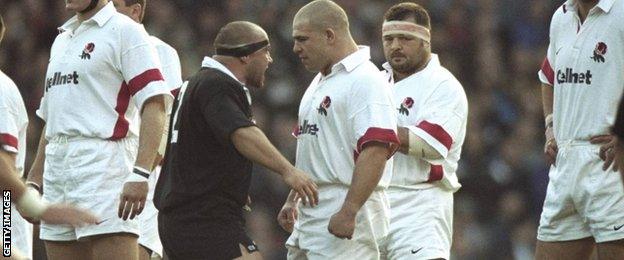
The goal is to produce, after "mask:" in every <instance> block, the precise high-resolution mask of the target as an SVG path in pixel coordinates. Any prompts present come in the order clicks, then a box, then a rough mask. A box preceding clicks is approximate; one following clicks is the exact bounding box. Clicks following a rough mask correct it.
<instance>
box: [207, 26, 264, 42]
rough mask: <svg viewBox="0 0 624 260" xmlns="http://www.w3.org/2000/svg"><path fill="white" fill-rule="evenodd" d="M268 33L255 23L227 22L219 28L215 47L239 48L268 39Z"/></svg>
mask: <svg viewBox="0 0 624 260" xmlns="http://www.w3.org/2000/svg"><path fill="white" fill-rule="evenodd" d="M268 39H269V37H268V36H267V33H266V32H265V31H264V29H262V27H260V26H258V25H257V24H255V23H251V22H246V21H236V22H231V23H228V24H226V25H225V26H223V27H222V28H221V30H219V33H218V34H217V37H216V38H215V41H214V47H215V48H238V47H241V46H245V45H248V44H250V43H256V42H259V41H264V40H268Z"/></svg>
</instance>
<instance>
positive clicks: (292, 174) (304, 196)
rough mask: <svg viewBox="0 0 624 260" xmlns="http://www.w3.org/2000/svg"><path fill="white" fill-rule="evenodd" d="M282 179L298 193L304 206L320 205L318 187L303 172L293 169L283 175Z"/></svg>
mask: <svg viewBox="0 0 624 260" xmlns="http://www.w3.org/2000/svg"><path fill="white" fill-rule="evenodd" d="M282 178H284V181H285V182H286V184H288V186H290V188H291V189H293V190H294V191H295V192H297V194H298V196H299V197H300V198H301V202H302V203H303V205H308V202H309V203H310V206H316V205H318V187H317V186H316V183H314V182H313V181H312V179H310V177H308V175H306V174H305V173H304V172H303V171H301V170H299V169H297V168H295V167H292V169H291V170H289V171H286V172H285V173H284V174H283V175H282Z"/></svg>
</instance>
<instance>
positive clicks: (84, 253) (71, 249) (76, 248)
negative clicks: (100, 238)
mask: <svg viewBox="0 0 624 260" xmlns="http://www.w3.org/2000/svg"><path fill="white" fill-rule="evenodd" d="M44 244H45V248H46V254H47V256H48V260H64V259H92V252H93V251H92V247H91V242H90V241H44Z"/></svg>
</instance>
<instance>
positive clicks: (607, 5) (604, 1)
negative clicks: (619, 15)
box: [564, 0, 615, 13]
mask: <svg viewBox="0 0 624 260" xmlns="http://www.w3.org/2000/svg"><path fill="white" fill-rule="evenodd" d="M576 1H577V0H567V1H566V2H565V4H564V5H565V7H567V8H568V9H570V10H572V11H573V12H576ZM614 2H615V0H600V1H599V2H598V4H596V6H597V7H598V8H600V10H602V11H603V12H605V13H608V12H609V11H611V7H612V6H613V4H614Z"/></svg>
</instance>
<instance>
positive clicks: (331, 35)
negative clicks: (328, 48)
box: [324, 28, 336, 43]
mask: <svg viewBox="0 0 624 260" xmlns="http://www.w3.org/2000/svg"><path fill="white" fill-rule="evenodd" d="M324 36H325V39H326V40H327V42H329V43H333V42H334V41H336V32H335V31H334V29H332V28H327V29H325V34H324Z"/></svg>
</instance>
